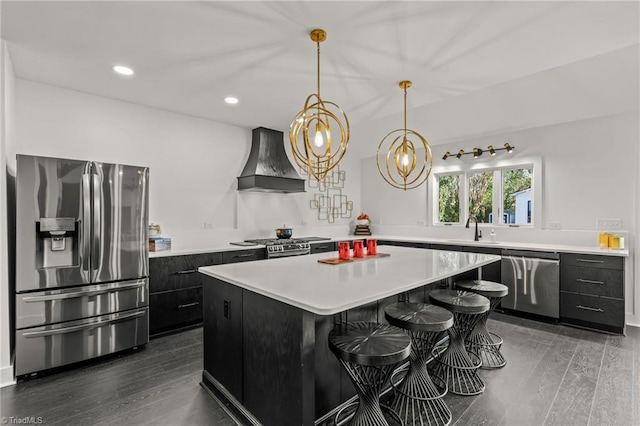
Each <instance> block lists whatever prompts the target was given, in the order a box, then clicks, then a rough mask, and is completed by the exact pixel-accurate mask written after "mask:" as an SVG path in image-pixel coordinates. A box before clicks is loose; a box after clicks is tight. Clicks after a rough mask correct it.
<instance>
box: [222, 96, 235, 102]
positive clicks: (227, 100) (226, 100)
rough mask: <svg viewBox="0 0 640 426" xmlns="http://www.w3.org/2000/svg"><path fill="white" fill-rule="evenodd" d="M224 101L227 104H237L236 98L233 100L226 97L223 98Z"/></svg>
mask: <svg viewBox="0 0 640 426" xmlns="http://www.w3.org/2000/svg"><path fill="white" fill-rule="evenodd" d="M224 101H225V102H226V103H228V104H237V103H238V98H234V97H233V96H227V97H226V98H224Z"/></svg>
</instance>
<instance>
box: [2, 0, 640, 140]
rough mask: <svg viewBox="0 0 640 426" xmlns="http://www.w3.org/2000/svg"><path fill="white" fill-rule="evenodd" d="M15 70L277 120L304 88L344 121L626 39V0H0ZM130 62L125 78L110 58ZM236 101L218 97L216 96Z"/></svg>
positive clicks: (70, 84) (230, 119)
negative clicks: (407, 84)
mask: <svg viewBox="0 0 640 426" xmlns="http://www.w3.org/2000/svg"><path fill="white" fill-rule="evenodd" d="M0 8H1V9H0V10H1V13H2V26H1V31H2V38H3V39H4V40H6V41H7V43H8V46H9V52H10V55H11V59H12V62H13V66H14V71H15V75H16V77H18V78H22V79H27V80H32V81H37V82H42V83H47V84H51V85H55V86H61V87H65V88H69V89H73V90H78V91H81V92H86V93H91V94H96V95H100V96H106V97H109V98H114V99H120V100H124V101H129V102H133V103H137V104H141V105H148V106H152V107H156V108H160V109H164V110H169V111H175V112H179V113H183V114H188V115H192V116H196V117H202V118H207V119H211V120H216V121H220V122H225V123H230V124H234V125H239V126H242V127H247V128H253V127H257V126H265V127H270V128H275V129H279V130H287V129H288V127H289V123H290V122H291V119H292V118H293V116H294V115H295V114H296V113H297V112H298V111H299V110H300V109H301V108H302V106H303V103H304V99H305V98H306V96H307V95H309V94H310V93H312V92H315V89H316V48H315V43H313V42H312V41H311V40H310V39H309V31H310V30H312V29H313V28H323V29H325V30H326V31H327V33H328V37H327V41H325V42H324V43H322V44H321V94H322V96H323V98H324V99H325V100H329V101H333V102H335V103H337V104H338V105H340V106H341V107H342V108H343V109H344V110H345V112H346V113H347V115H348V116H349V120H350V121H351V122H356V121H358V120H364V119H371V118H379V117H383V116H387V115H390V114H394V113H398V112H401V111H402V90H401V89H399V88H398V85H397V83H398V81H400V80H404V79H409V80H412V81H413V87H412V88H410V89H409V92H408V93H409V95H408V96H409V99H408V105H409V107H410V108H411V107H419V106H423V105H426V104H429V103H433V102H437V101H439V100H442V99H445V98H447V97H451V96H459V95H463V94H465V93H467V92H470V91H475V90H479V89H482V88H486V87H489V86H492V85H496V84H499V83H503V82H506V81H510V80H513V79H517V78H520V77H524V76H527V75H531V74H534V73H537V72H540V71H543V70H548V69H551V68H554V67H557V66H560V65H564V64H568V63H571V62H575V61H578V60H582V59H585V58H588V57H592V56H596V55H600V54H603V53H606V52H610V51H613V50H616V49H620V48H622V47H626V46H629V45H633V44H636V43H638V41H639V34H638V32H639V28H638V20H639V18H638V16H639V15H638V13H639V12H638V3H637V2H635V1H631V2H606V1H605V2H578V1H573V2H540V1H533V2H521V1H512V2H488V1H470V2H456V1H413V2H409V1H391V2H382V1H380V2H374V1H354V2H344V1H341V2H333V1H316V2H303V1H297V2H295V1H287V2H275V1H262V2H247V1H233V2H231V1H211V2H192V1H177V2H172V1H139V2H134V1H120V2H115V1H88V2H77V1H71V2H61V1H44V2H34V1H7V0H4V1H1V2H0ZM116 63H122V64H126V65H129V66H131V67H132V68H134V69H135V71H136V74H135V76H133V77H131V78H123V77H119V76H116V75H115V74H113V72H112V71H111V66H112V65H113V64H116ZM228 95H234V96H236V97H238V98H239V99H240V103H239V104H237V105H235V106H229V105H227V104H225V103H224V102H223V98H224V97H225V96H228Z"/></svg>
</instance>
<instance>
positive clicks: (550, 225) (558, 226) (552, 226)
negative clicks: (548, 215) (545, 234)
mask: <svg viewBox="0 0 640 426" xmlns="http://www.w3.org/2000/svg"><path fill="white" fill-rule="evenodd" d="M547 229H550V230H552V231H558V230H560V229H562V224H561V223H560V222H548V223H547Z"/></svg>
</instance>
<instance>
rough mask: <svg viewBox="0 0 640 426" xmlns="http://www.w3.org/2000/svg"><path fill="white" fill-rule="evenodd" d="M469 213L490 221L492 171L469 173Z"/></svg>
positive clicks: (491, 212) (482, 220)
mask: <svg viewBox="0 0 640 426" xmlns="http://www.w3.org/2000/svg"><path fill="white" fill-rule="evenodd" d="M469 215H471V216H475V217H476V219H477V220H478V222H482V223H491V219H492V216H493V171H488V172H480V173H473V174H471V175H469Z"/></svg>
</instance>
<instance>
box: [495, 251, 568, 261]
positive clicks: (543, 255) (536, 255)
mask: <svg viewBox="0 0 640 426" xmlns="http://www.w3.org/2000/svg"><path fill="white" fill-rule="evenodd" d="M502 256H504V257H525V258H533V259H548V260H557V261H560V254H559V253H556V252H548V251H530V250H507V249H504V250H502Z"/></svg>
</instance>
